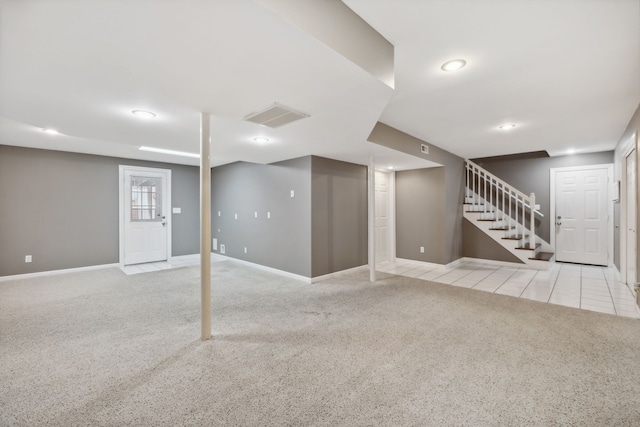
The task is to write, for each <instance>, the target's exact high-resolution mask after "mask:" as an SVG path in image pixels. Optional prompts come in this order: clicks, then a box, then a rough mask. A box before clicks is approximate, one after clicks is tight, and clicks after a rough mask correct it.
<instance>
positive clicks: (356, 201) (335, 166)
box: [212, 156, 367, 277]
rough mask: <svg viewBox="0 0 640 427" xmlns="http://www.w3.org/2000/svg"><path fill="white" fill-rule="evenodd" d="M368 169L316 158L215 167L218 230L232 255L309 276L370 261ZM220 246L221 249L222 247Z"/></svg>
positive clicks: (214, 209) (214, 217) (215, 223)
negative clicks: (368, 253) (368, 254)
mask: <svg viewBox="0 0 640 427" xmlns="http://www.w3.org/2000/svg"><path fill="white" fill-rule="evenodd" d="M366 171H367V169H366V167H364V166H360V165H355V164H351V163H345V162H340V161H337V160H330V159H325V158H322V157H316V156H306V157H301V158H298V159H293V160H287V161H284V162H279V163H273V164H269V165H259V164H253V163H245V162H237V163H232V164H228V165H224V166H220V167H216V168H214V169H213V172H212V230H213V231H212V233H213V236H214V237H215V238H217V239H218V244H219V245H220V244H224V245H225V255H227V256H230V257H232V258H236V259H241V260H246V261H249V262H252V263H256V264H260V265H264V266H267V267H272V268H276V269H279V270H283V271H287V272H290V273H294V274H298V275H301V276H304V277H317V276H321V275H324V274H329V273H333V272H336V271H341V270H345V269H348V268H353V267H357V266H360V265H364V264H366V263H367V173H366ZM291 190H294V194H295V197H294V198H291ZM218 211H220V214H221V215H220V216H218ZM255 212H258V218H255ZM267 212H270V213H271V219H267ZM235 214H238V219H235ZM245 247H246V248H247V253H246V254H245V253H244V248H245ZM214 252H217V253H220V247H219V246H218V250H217V251H214Z"/></svg>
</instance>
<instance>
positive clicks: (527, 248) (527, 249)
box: [516, 243, 541, 251]
mask: <svg viewBox="0 0 640 427" xmlns="http://www.w3.org/2000/svg"><path fill="white" fill-rule="evenodd" d="M540 246H541V245H540V243H536V247H535V248H530V247H528V246H518V247H517V248H516V249H522V250H524V251H533V250H536V249H538V248H539V247H540Z"/></svg>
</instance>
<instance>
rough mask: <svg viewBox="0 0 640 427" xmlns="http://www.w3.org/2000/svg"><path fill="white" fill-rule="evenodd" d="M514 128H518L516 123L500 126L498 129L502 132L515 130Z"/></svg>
mask: <svg viewBox="0 0 640 427" xmlns="http://www.w3.org/2000/svg"><path fill="white" fill-rule="evenodd" d="M514 127H516V125H515V124H514V123H505V124H503V125H500V126H498V129H500V130H510V129H513V128H514Z"/></svg>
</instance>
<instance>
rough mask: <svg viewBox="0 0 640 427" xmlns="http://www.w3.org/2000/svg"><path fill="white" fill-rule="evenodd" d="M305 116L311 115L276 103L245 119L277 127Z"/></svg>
mask: <svg viewBox="0 0 640 427" xmlns="http://www.w3.org/2000/svg"><path fill="white" fill-rule="evenodd" d="M305 117H309V115H307V114H304V113H300V112H299V111H295V110H292V109H291V108H289V107H285V106H284V105H280V104H277V103H274V104H273V105H271V106H269V107H267V108H265V109H264V110H261V111H258V112H257V113H251V114H249V115H248V116H246V117H245V118H244V119H243V120H246V121H248V122H253V123H258V124H259V125H264V126H269V127H271V128H277V127H280V126H283V125H286V124H287V123H291V122H295V121H296V120H300V119H304V118H305Z"/></svg>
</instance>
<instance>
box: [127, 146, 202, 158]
mask: <svg viewBox="0 0 640 427" xmlns="http://www.w3.org/2000/svg"><path fill="white" fill-rule="evenodd" d="M138 150H140V151H149V152H152V153H160V154H171V155H172V156H183V157H194V158H196V159H199V158H200V154H197V153H187V152H186V151H176V150H166V149H164V148H155V147H145V146H142V147H140V148H138Z"/></svg>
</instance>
